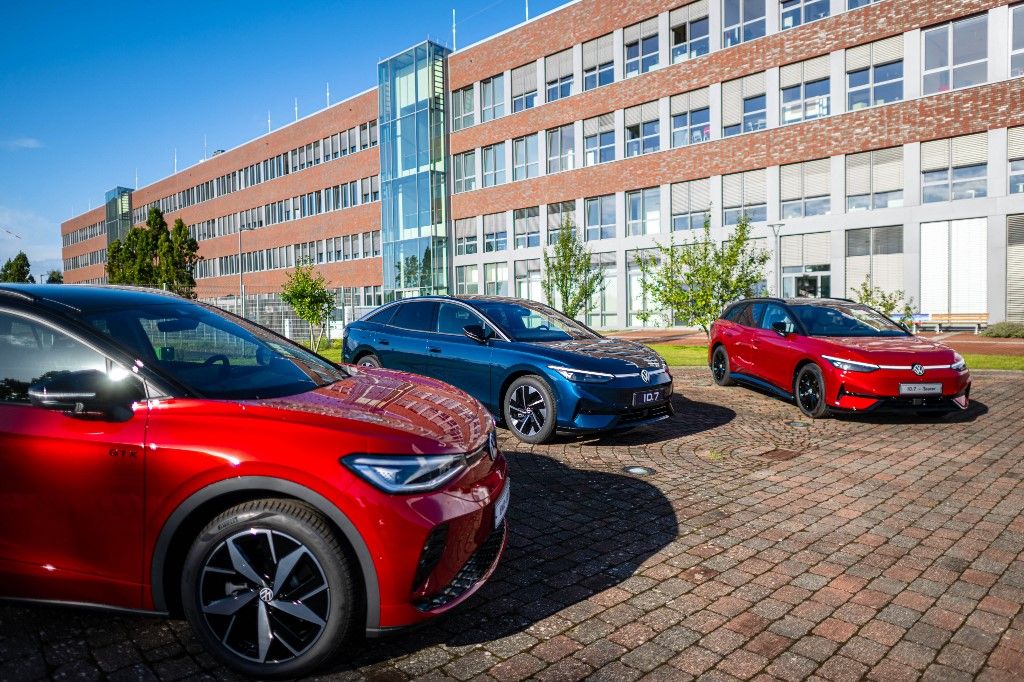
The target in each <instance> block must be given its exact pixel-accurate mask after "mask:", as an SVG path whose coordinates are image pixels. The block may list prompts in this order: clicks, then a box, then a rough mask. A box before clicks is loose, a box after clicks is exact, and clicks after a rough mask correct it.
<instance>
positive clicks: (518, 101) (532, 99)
mask: <svg viewBox="0 0 1024 682" xmlns="http://www.w3.org/2000/svg"><path fill="white" fill-rule="evenodd" d="M536 105H537V62H530V63H529V64H524V65H522V66H520V67H519V68H517V69H512V113H515V112H517V111H525V110H526V109H532V108H533V107H535V106H536Z"/></svg>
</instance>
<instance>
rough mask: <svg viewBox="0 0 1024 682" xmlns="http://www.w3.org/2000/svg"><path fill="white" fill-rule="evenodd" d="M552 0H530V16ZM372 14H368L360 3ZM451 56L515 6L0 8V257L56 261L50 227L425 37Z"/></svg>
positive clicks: (245, 135) (518, 13)
mask: <svg viewBox="0 0 1024 682" xmlns="http://www.w3.org/2000/svg"><path fill="white" fill-rule="evenodd" d="M563 1H564V0H530V15H531V16H536V15H538V14H540V13H542V12H546V11H548V10H550V9H552V8H554V7H556V6H558V5H560V4H563ZM371 7H376V8H377V9H375V10H373V11H372V12H370V11H367V9H368V8H371ZM453 8H454V9H455V10H456V17H457V19H458V43H459V45H462V46H465V45H469V44H470V43H472V42H476V41H477V40H480V39H482V38H484V37H486V36H489V35H491V34H493V33H496V32H498V31H502V30H504V29H506V28H509V27H510V26H513V25H515V24H517V23H519V22H521V21H523V19H524V18H525V2H524V0H497V1H494V0H490V1H488V0H480V1H479V2H469V1H468V0H448V2H440V3H439V2H413V1H406V0H401V1H396V2H388V3H379V4H378V3H373V2H362V3H356V2H306V1H301V0H296V1H288V2H284V1H282V2H277V3H272V2H263V1H261V0H250V1H247V2H221V1H219V0H208V1H206V2H186V1H180V2H161V3H158V2H149V1H148V0H147V1H142V0H140V1H138V2H120V3H119V2H107V3H102V4H101V3H85V2H60V1H55V2H23V1H22V0H3V2H0V228H5V229H6V230H9V231H11V232H14V233H17V234H19V235H20V236H21V237H22V238H21V239H20V240H19V239H15V238H14V237H12V236H10V235H9V234H8V233H7V232H5V231H4V230H0V262H2V261H4V260H6V259H7V258H10V257H11V256H13V255H14V254H15V253H17V252H18V251H19V250H24V251H25V252H26V253H27V254H28V255H29V258H30V259H31V261H32V271H33V273H36V274H38V273H40V272H43V271H45V270H48V269H50V268H54V267H60V260H59V259H60V237H59V226H60V223H61V221H64V220H67V219H68V218H69V217H70V216H72V215H75V214H78V213H81V212H83V211H85V210H87V209H88V208H89V206H90V205H91V206H93V207H95V206H97V205H99V204H100V203H102V201H103V193H104V192H105V191H106V190H108V189H110V188H112V187H114V186H116V185H125V186H127V187H133V186H134V185H135V174H136V171H137V172H138V179H139V185H140V186H143V185H146V184H148V183H150V182H153V181H154V180H157V179H159V178H162V177H165V176H167V175H169V174H170V173H171V171H172V169H173V154H174V149H175V148H177V150H178V168H179V170H180V169H182V168H184V167H186V166H189V165H191V164H194V163H195V162H197V161H199V160H200V159H202V157H203V136H204V135H205V136H206V139H207V145H208V149H209V151H211V152H212V151H213V150H214V149H229V148H231V147H234V146H236V145H238V144H241V143H242V142H245V141H246V140H249V139H251V138H253V137H256V136H257V135H260V134H262V133H264V132H266V128H267V112H268V111H269V112H270V118H271V124H272V126H273V127H274V128H277V127H279V126H281V125H282V124H284V123H287V122H289V121H291V120H293V119H294V113H293V104H294V98H296V97H298V99H299V115H300V116H305V115H307V114H310V113H313V112H314V111H316V110H318V109H320V108H322V107H323V106H324V105H325V101H326V99H325V86H326V84H327V83H328V82H329V83H330V88H331V101H333V102H337V101H339V100H341V99H343V98H345V97H347V96H348V95H352V94H355V93H357V92H361V91H363V90H365V89H366V88H368V87H371V86H373V85H375V84H376V64H377V61H378V60H379V59H381V58H383V57H387V56H389V55H391V54H394V53H395V52H398V51H400V50H401V49H403V48H405V47H407V46H409V45H411V44H413V43H416V42H419V41H421V40H423V39H424V38H427V37H430V38H432V39H435V40H437V41H438V42H442V43H444V44H448V43H449V42H450V41H451V11H452V9H453Z"/></svg>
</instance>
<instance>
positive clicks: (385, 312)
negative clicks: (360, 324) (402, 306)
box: [366, 306, 398, 324]
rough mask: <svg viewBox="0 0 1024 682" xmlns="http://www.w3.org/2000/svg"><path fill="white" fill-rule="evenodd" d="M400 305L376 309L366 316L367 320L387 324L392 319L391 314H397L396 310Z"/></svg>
mask: <svg viewBox="0 0 1024 682" xmlns="http://www.w3.org/2000/svg"><path fill="white" fill-rule="evenodd" d="M397 309H398V306H388V307H387V308H382V309H380V310H375V311H373V312H372V313H370V314H369V315H367V316H366V321H367V322H374V323H376V324H387V323H388V322H390V321H391V316H392V315H394V314H395V310H397Z"/></svg>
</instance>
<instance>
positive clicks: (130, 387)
mask: <svg viewBox="0 0 1024 682" xmlns="http://www.w3.org/2000/svg"><path fill="white" fill-rule="evenodd" d="M145 397H146V396H145V391H144V390H143V388H142V384H141V383H140V382H139V380H138V379H137V378H136V377H135V376H133V375H128V376H126V377H124V378H122V379H120V380H115V379H112V378H110V376H109V375H108V374H107V373H106V372H101V371H99V370H96V369H86V370H81V371H77V372H54V373H50V374H45V375H43V377H42V378H40V379H39V381H37V382H36V383H34V384H32V385H31V386H29V389H28V399H29V402H30V403H32V405H34V406H36V407H42V408H44V409H47V410H57V411H59V412H65V413H67V414H69V415H71V416H79V417H94V418H100V419H109V420H111V421H128V420H129V419H131V417H132V414H133V413H132V403H133V402H135V401H136V400H143V399H145Z"/></svg>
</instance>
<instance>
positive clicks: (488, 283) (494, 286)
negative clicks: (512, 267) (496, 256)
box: [484, 263, 508, 296]
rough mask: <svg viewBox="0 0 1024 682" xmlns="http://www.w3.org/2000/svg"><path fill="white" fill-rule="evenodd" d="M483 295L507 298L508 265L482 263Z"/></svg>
mask: <svg viewBox="0 0 1024 682" xmlns="http://www.w3.org/2000/svg"><path fill="white" fill-rule="evenodd" d="M484 293H485V294H487V295H488V296H508V263H484Z"/></svg>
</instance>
